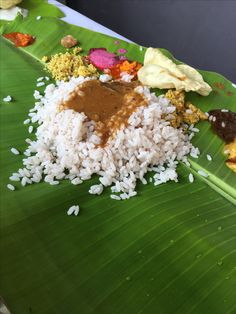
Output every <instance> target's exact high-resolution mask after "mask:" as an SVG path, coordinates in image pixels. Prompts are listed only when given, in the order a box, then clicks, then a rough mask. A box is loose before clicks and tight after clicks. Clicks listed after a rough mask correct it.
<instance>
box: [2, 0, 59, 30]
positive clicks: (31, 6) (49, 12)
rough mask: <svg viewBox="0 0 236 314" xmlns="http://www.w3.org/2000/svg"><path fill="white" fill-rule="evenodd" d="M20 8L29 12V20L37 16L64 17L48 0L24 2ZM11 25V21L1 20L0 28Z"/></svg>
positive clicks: (28, 0)
mask: <svg viewBox="0 0 236 314" xmlns="http://www.w3.org/2000/svg"><path fill="white" fill-rule="evenodd" d="M19 6H20V7H21V8H24V9H27V10H28V11H29V12H28V17H29V18H36V17H37V16H42V17H44V16H51V17H58V18H60V17H64V13H63V12H62V11H61V10H60V9H59V8H58V7H56V6H55V5H52V4H49V3H48V1H47V0H23V1H22V2H21V3H20V4H19ZM11 23H12V22H11V21H6V20H0V26H2V25H4V24H11Z"/></svg>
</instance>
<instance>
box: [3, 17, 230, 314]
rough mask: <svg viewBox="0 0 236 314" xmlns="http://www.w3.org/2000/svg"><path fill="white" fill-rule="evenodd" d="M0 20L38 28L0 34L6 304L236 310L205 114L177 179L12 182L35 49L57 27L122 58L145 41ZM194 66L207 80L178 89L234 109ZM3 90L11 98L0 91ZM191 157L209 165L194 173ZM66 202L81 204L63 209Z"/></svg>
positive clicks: (220, 164) (221, 174)
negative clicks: (12, 35) (193, 88)
mask: <svg viewBox="0 0 236 314" xmlns="http://www.w3.org/2000/svg"><path fill="white" fill-rule="evenodd" d="M45 30H47V31H45ZM1 31H2V32H4V33H7V32H11V31H21V32H27V33H30V34H32V35H34V36H36V38H37V39H36V42H35V43H34V44H33V45H32V46H28V47H26V48H24V49H19V48H15V47H14V46H13V45H12V44H11V43H10V42H8V41H7V40H5V39H4V38H1V40H0V44H1V49H0V54H1V73H0V75H1V91H0V117H1V121H0V134H1V139H0V151H1V160H0V169H1V175H0V189H1V212H0V213H1V216H0V223H1V225H0V252H1V253H0V294H1V295H2V296H3V297H4V299H5V301H6V303H7V304H8V306H9V308H10V310H11V311H12V313H19V314H21V313H40V314H41V313H48V314H49V313H50V314H53V313H56V314H58V313H63V314H64V313H72V314H73V313H83V314H87V313H101V314H106V313H109V314H110V313H127V314H133V313H145V314H149V313H150V314H153V313H158V314H159V313H168V314H169V313H181V314H182V313H216V314H218V313H219V314H223V313H236V303H235V297H236V293H235V291H236V210H235V204H236V190H235V189H236V176H235V174H234V173H233V172H231V171H230V170H229V169H228V168H227V167H226V166H225V163H224V161H225V157H224V155H223V153H222V150H223V143H222V141H221V140H220V139H219V138H218V137H217V136H216V135H214V134H213V133H212V132H211V130H210V126H209V124H208V123H207V122H201V123H199V124H198V128H199V129H200V132H199V134H197V136H196V137H195V138H194V140H193V142H194V144H195V145H196V146H198V147H199V149H200V151H201V157H200V158H199V159H191V158H190V159H189V160H190V163H191V168H188V167H186V166H185V165H180V166H179V169H178V171H179V182H178V183H173V182H171V183H167V184H163V185H160V186H156V187H155V186H153V185H152V184H150V183H149V184H147V185H146V186H144V185H142V184H138V187H137V190H138V196H137V197H134V198H132V199H130V200H127V201H119V202H118V201H115V200H112V199H110V197H109V194H110V191H109V189H107V190H105V192H104V193H103V194H102V195H101V196H93V195H89V194H88V189H89V187H90V186H91V185H92V184H95V183H96V182H97V181H98V178H97V177H94V178H93V179H91V180H89V181H86V182H84V183H83V184H82V185H79V186H73V185H71V184H70V183H69V182H67V181H63V182H61V183H60V185H58V186H50V185H48V184H46V183H43V182H42V183H39V184H34V185H29V186H26V187H24V188H23V187H21V186H20V185H19V184H18V185H16V187H17V189H16V191H14V192H12V191H10V190H8V189H7V188H6V185H7V184H8V183H9V179H8V177H9V176H10V175H11V173H12V172H14V171H16V170H18V168H20V167H21V165H22V158H23V157H22V155H19V156H15V155H13V154H12V153H11V152H10V149H11V147H16V148H17V149H18V150H19V151H21V152H23V151H24V149H25V148H26V143H25V138H27V137H29V134H28V132H27V127H26V126H25V125H23V120H25V119H26V117H27V114H28V111H29V109H30V108H31V107H32V106H33V103H34V99H33V96H32V94H33V91H34V90H35V89H36V79H37V78H38V77H40V76H42V75H45V70H44V65H43V64H42V63H41V62H40V60H41V58H42V56H44V55H50V54H53V53H56V52H59V51H63V49H64V48H62V47H60V44H59V41H60V39H61V37H63V36H64V35H67V34H72V35H74V36H75V37H76V38H78V40H79V41H80V43H81V46H82V47H83V48H84V51H85V52H87V51H88V49H89V48H91V47H106V48H107V49H109V51H116V50H117V49H118V48H120V47H122V48H126V49H127V50H128V53H127V56H128V57H129V58H130V59H135V60H139V61H142V60H143V56H144V52H145V49H143V51H140V49H139V48H140V47H139V46H138V45H135V44H128V43H125V42H123V41H120V45H119V47H117V45H115V44H114V40H115V39H114V38H111V37H108V36H105V35H102V34H99V33H94V32H92V31H89V30H86V29H83V28H79V27H76V26H72V25H69V24H66V23H64V22H62V21H60V20H57V19H54V18H44V19H42V20H39V21H36V20H35V19H33V20H32V19H25V20H22V19H21V17H17V19H16V20H15V21H14V22H13V23H11V25H4V27H3V28H2V30H1ZM163 51H165V50H163ZM165 53H166V54H169V55H170V53H169V52H167V51H165ZM201 73H202V75H203V76H204V78H205V80H206V81H207V82H208V83H209V84H210V85H211V86H212V87H213V92H212V93H211V94H210V95H209V96H208V97H201V96H199V95H197V94H194V93H189V95H188V98H189V100H191V101H192V102H193V103H195V104H196V105H198V106H199V107H200V108H201V109H202V110H204V111H208V110H210V109H214V108H226V109H227V108H228V109H231V110H234V111H236V89H235V88H234V87H233V86H232V84H231V82H229V81H228V80H227V79H225V78H224V77H222V76H221V75H218V74H216V73H210V72H204V71H201ZM215 83H223V84H224V86H225V89H224V90H219V89H217V87H216V85H214V84H215ZM37 89H39V88H37ZM229 92H230V93H229ZM231 93H233V95H232V96H229V95H231ZM7 95H11V96H12V97H13V100H14V101H13V102H10V103H3V102H2V99H3V97H5V96H7ZM35 127H36V126H35ZM206 154H210V155H211V156H212V158H213V161H212V162H209V161H207V158H206ZM199 169H203V170H204V171H206V172H207V173H208V174H209V177H208V178H203V177H201V176H199V175H198V173H197V170H199ZM190 172H192V173H193V174H194V176H195V181H194V183H192V184H190V183H189V181H188V175H189V173H190ZM74 204H79V205H80V207H81V211H80V215H79V216H78V217H71V216H70V217H68V216H67V215H66V211H67V209H68V208H69V207H70V206H71V205H74Z"/></svg>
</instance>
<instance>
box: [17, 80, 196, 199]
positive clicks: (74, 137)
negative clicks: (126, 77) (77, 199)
mask: <svg viewBox="0 0 236 314" xmlns="http://www.w3.org/2000/svg"><path fill="white" fill-rule="evenodd" d="M90 79H95V78H84V77H79V78H72V79H71V80H70V81H69V82H63V81H58V82H57V83H56V84H55V85H54V84H50V85H48V86H47V87H46V89H45V96H44V97H41V96H40V95H39V94H38V93H37V92H35V98H37V99H38V100H39V101H37V102H36V105H35V108H34V109H33V110H31V111H32V112H33V111H34V112H33V114H31V118H32V121H33V122H38V124H39V126H38V128H37V131H36V138H37V139H36V140H35V141H29V140H28V142H29V147H28V148H27V150H26V151H25V155H26V156H27V158H25V159H23V164H24V167H25V168H24V169H20V170H19V174H20V176H21V181H22V180H23V179H24V184H23V185H25V184H27V183H33V182H40V181H42V180H44V181H45V182H48V183H50V184H52V185H53V184H58V183H59V180H62V179H69V180H70V181H71V183H72V184H80V183H82V182H83V181H84V180H88V179H90V178H91V176H92V175H93V174H97V175H98V176H99V180H100V183H101V184H100V185H96V186H94V188H93V187H91V188H90V190H89V192H90V193H92V194H100V193H101V192H102V190H103V186H111V191H112V193H119V194H114V195H111V197H112V198H115V199H126V198H129V197H131V196H134V195H136V191H135V187H136V182H137V180H138V179H139V180H141V182H142V183H143V184H146V183H147V181H146V179H145V177H144V176H145V174H146V173H147V172H148V171H154V172H155V174H154V176H153V179H152V180H153V183H154V185H158V184H161V183H164V182H167V181H169V180H174V181H178V175H177V172H176V166H177V164H178V161H184V162H187V158H186V155H187V154H189V153H191V152H192V153H193V154H196V148H194V147H193V145H192V144H191V143H190V138H189V135H188V134H187V133H186V132H184V131H183V130H182V129H181V128H179V129H176V128H173V127H172V126H170V122H169V121H168V119H171V117H172V113H173V112H174V111H175V107H174V106H173V105H172V104H171V103H170V102H169V100H168V99H166V98H164V97H163V96H159V97H157V96H156V95H155V94H154V93H151V92H150V90H149V89H148V88H147V87H143V86H138V87H137V88H136V91H137V92H138V93H141V94H143V95H144V97H145V98H146V99H147V101H148V105H147V106H146V107H140V108H138V109H137V110H136V111H135V112H134V113H133V114H132V115H131V116H130V118H129V120H128V126H127V127H124V128H122V129H120V130H119V131H117V133H116V135H115V136H114V138H111V139H109V141H108V142H107V145H106V146H105V147H99V146H98V144H99V142H100V138H99V137H98V136H97V135H96V132H95V122H94V121H89V120H88V119H87V117H86V116H85V115H84V114H83V113H78V112H75V111H73V110H69V109H68V110H63V111H60V109H59V108H60V104H61V103H62V102H63V101H66V100H67V99H68V95H69V94H70V92H71V91H73V90H74V89H75V87H76V86H77V85H79V84H82V83H83V82H84V81H86V80H90ZM163 116H165V119H164V118H162V117H163Z"/></svg>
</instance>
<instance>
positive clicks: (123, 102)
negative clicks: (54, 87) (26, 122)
mask: <svg viewBox="0 0 236 314" xmlns="http://www.w3.org/2000/svg"><path fill="white" fill-rule="evenodd" d="M137 86H138V83H137V82H130V83H127V82H121V81H112V82H106V83H102V82H100V81H99V80H89V81H86V82H84V83H83V84H81V85H80V86H77V88H76V89H75V91H73V92H72V93H71V95H70V98H69V100H68V101H66V102H64V103H63V105H62V109H73V110H74V111H77V112H84V114H85V115H86V116H87V117H88V118H89V119H91V120H94V121H96V122H97V128H96V130H97V133H98V134H99V136H100V137H101V145H102V146H104V145H105V144H106V142H107V140H108V139H109V137H110V136H112V135H113V134H114V133H115V131H117V130H118V129H119V128H120V127H121V126H122V125H124V126H126V125H127V124H128V119H129V117H130V115H131V114H132V113H133V112H134V111H135V110H136V109H137V108H138V107H140V106H146V105H147V101H146V100H145V99H144V98H143V96H142V95H140V94H138V93H137V92H136V91H135V87H137Z"/></svg>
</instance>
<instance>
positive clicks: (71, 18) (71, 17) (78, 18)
mask: <svg viewBox="0 0 236 314" xmlns="http://www.w3.org/2000/svg"><path fill="white" fill-rule="evenodd" d="M48 2H49V3H51V4H54V5H56V6H57V7H58V8H60V10H61V11H62V12H63V13H64V14H65V17H63V18H62V20H63V21H66V22H68V23H70V24H74V25H77V26H81V27H85V28H88V29H90V30H92V31H96V32H99V33H103V34H105V35H110V36H113V37H116V38H119V39H122V40H125V41H128V42H131V40H129V39H127V38H125V37H123V36H121V35H119V34H117V33H116V32H113V31H112V30H110V29H109V28H107V27H105V26H103V25H101V24H99V23H97V22H94V21H93V20H91V19H90V18H88V17H86V16H84V15H83V14H81V13H79V12H77V11H75V10H72V9H71V8H68V7H67V6H66V5H64V4H62V3H60V2H58V1H55V0H48Z"/></svg>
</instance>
